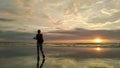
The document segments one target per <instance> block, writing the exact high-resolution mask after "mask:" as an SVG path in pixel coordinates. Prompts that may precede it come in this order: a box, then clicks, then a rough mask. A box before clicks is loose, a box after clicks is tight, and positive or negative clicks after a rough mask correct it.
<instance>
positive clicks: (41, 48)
mask: <svg viewBox="0 0 120 68" xmlns="http://www.w3.org/2000/svg"><path fill="white" fill-rule="evenodd" d="M40 50H41V53H42V57H43V58H44V59H45V55H44V51H43V47H42V44H41V45H40Z"/></svg>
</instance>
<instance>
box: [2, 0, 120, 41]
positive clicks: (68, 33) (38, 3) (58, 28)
mask: <svg viewBox="0 0 120 68" xmlns="http://www.w3.org/2000/svg"><path fill="white" fill-rule="evenodd" d="M37 29H41V31H42V33H43V34H44V39H45V41H46V42H90V41H92V40H94V39H95V38H100V39H103V40H107V41H109V42H119V41H120V0H0V41H8V40H17V41H21V40H22V41H24V40H32V38H33V36H34V35H35V34H36V31H37Z"/></svg>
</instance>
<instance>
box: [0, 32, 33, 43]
mask: <svg viewBox="0 0 120 68" xmlns="http://www.w3.org/2000/svg"><path fill="white" fill-rule="evenodd" d="M33 36H34V34H32V33H27V32H15V31H0V39H4V40H23V41H24V40H32V38H33Z"/></svg>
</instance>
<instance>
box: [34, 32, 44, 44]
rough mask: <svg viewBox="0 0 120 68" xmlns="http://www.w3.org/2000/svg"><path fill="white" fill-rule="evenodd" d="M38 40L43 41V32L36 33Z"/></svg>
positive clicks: (38, 41)
mask: <svg viewBox="0 0 120 68" xmlns="http://www.w3.org/2000/svg"><path fill="white" fill-rule="evenodd" d="M36 40H37V43H43V41H44V40H43V35H42V34H36Z"/></svg>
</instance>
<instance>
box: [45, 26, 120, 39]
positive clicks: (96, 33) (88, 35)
mask: <svg viewBox="0 0 120 68" xmlns="http://www.w3.org/2000/svg"><path fill="white" fill-rule="evenodd" d="M48 33H49V34H48V35H46V36H47V38H48V39H49V40H50V39H54V40H58V39H59V40H73V39H77V40H80V39H81V40H82V39H93V38H95V37H102V38H106V39H116V40H117V39H118V40H120V38H119V37H118V36H119V33H120V30H87V29H80V28H77V29H73V30H63V31H51V32H48Z"/></svg>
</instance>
